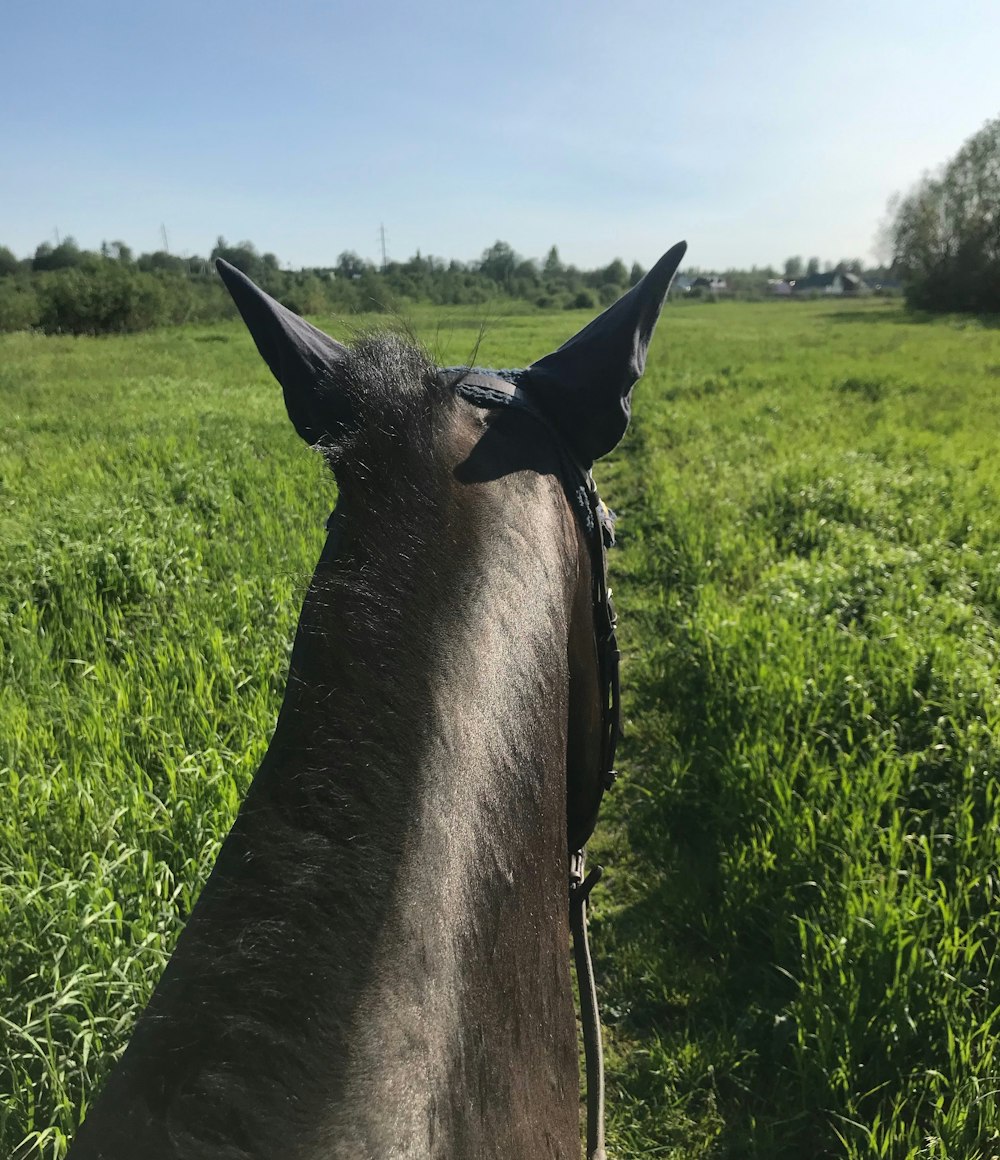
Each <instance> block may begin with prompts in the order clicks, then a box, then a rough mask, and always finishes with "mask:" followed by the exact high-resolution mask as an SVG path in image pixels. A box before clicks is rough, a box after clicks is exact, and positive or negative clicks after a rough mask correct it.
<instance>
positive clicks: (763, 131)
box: [0, 0, 1000, 270]
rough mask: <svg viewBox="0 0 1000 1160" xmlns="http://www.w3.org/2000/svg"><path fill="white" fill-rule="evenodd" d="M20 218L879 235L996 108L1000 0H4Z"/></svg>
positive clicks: (708, 258) (257, 239) (209, 235)
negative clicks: (911, 192) (891, 211)
mask: <svg viewBox="0 0 1000 1160" xmlns="http://www.w3.org/2000/svg"><path fill="white" fill-rule="evenodd" d="M2 24H3V42H4V52H3V67H2V68H0V245H7V246H9V247H10V248H11V249H12V250H13V251H14V252H15V253H16V254H18V255H19V256H22V257H23V256H28V255H30V254H32V253H33V252H34V250H35V247H36V246H37V245H38V244H39V243H40V242H42V241H50V242H54V241H55V239H56V237H57V236H59V237H66V236H67V235H71V236H73V237H74V238H75V239H76V240H77V242H78V243H79V244H80V245H81V246H84V247H86V248H96V247H97V246H99V245H100V243H101V242H102V241H103V240H108V241H111V240H117V239H121V240H123V241H125V242H126V243H128V244H129V245H130V246H131V247H132V248H133V249H134V250H136V251H137V252H142V251H147V250H155V249H160V248H162V245H163V236H164V234H165V235H166V239H167V244H168V248H169V249H170V251H171V252H172V253H178V254H203V255H204V254H208V252H209V251H210V250H211V249H212V247H213V246H214V245H215V243H216V239H217V238H218V237H219V236H220V235H221V236H224V237H225V238H226V239H227V240H228V241H229V242H230V243H233V242H237V241H241V240H243V239H248V240H250V241H252V242H253V243H254V244H255V245H256V246H257V248H258V249H259V250H261V251H271V252H273V253H275V254H276V255H277V256H278V258H279V260H280V261H281V262H282V264H283V265H288V266H292V267H299V266H303V265H332V264H333V263H334V262H335V261H336V257H337V255H338V254H339V253H341V252H342V251H344V250H353V251H356V252H357V253H359V254H361V255H362V256H363V257H366V258H369V259H377V258H378V257H379V247H380V242H379V230H380V227H381V226H383V225H384V228H385V238H386V248H387V251H388V255H389V257H390V259H393V258H395V259H400V260H405V259H406V258H408V257H410V256H412V255H413V254H414V253H415V252H416V251H417V250H419V251H420V252H421V253H423V254H434V255H437V256H439V257H444V258H458V259H460V260H466V261H467V260H471V259H475V258H478V257H479V256H480V255H481V254H482V252H483V250H485V249H486V248H487V247H488V246H489V245H491V244H492V243H493V242H494V241H496V240H497V239H502V240H504V241H506V242H508V243H510V245H512V246H513V248H514V249H515V250H516V251H517V252H518V253H519V254H522V255H524V256H526V257H536V258H542V257H544V255H545V254H546V252H547V251H548V249H549V247H550V246H552V245H557V246H558V247H559V252H560V255H561V257H562V258H563V260H564V261H569V262H573V263H575V264H577V265H580V266H584V267H588V268H589V267H595V266H598V265H604V264H607V263H608V262H609V261H610V260H611V259H612V258H615V257H620V258H622V259H623V260H625V261H626V262H631V261H633V260H637V261H639V262H640V263H642V264H643V265H645V266H648V265H650V264H651V263H652V262H653V261H654V260H655V259H656V258H657V257H658V256H659V255H660V254H661V253H662V252H663V251H664V250H665V249H666V248H667V247H669V246H670V245H671V244H673V243H674V242H675V241H678V240H680V239H681V238H686V239H687V241H688V243H689V251H688V265H689V267H690V266H698V267H701V268H702V269H720V270H721V269H725V268H728V267H749V266H751V265H758V266H763V265H768V264H770V265H775V266H779V267H780V266H781V264H782V263H783V262H784V260H785V259H786V258H787V257H789V256H791V255H795V254H799V255H802V256H803V257H804V258H808V257H811V256H817V257H819V258H821V259H823V260H824V261H831V262H834V261H837V260H839V259H840V258H853V257H860V258H862V259H865V260H866V261H870V260H873V259H875V258H877V257H879V256H880V251H879V249H878V247H877V244H876V238H877V235H878V230H879V226H880V223H881V222H883V221H884V219H885V216H886V207H887V204H888V201H889V198H890V197H891V196H892V195H893V194H894V193H898V192H901V191H905V190H906V189H907V188H909V187H910V186H911V185H912V184H913V183H914V182H915V181H917V180H918V179H919V178H920V176H921V175H922V174H923V173H924V172H926V171H928V170H933V169H935V168H937V167H938V166H940V165H941V164H942V163H944V162H945V161H947V159H948V158H949V157H950V156H952V155H953V154H954V153H955V152H956V151H957V149H958V148H959V146H960V145H961V144H962V142H963V141H964V140H965V139H966V138H967V137H968V136H970V135H971V134H972V133H974V132H975V131H976V130H977V129H979V128H980V127H981V126H982V124H983V123H984V122H985V121H986V120H988V119H991V118H993V117H997V116H1000V65H998V46H1000V3H997V0H946V2H944V0H934V2H930V0H905V2H901V0H864V2H858V0H827V2H825V3H817V2H816V0H796V2H786V0H757V2H756V3H748V2H746V0H743V2H736V0H711V2H703V3H697V2H695V0H684V2H683V3H680V2H676V0H660V2H659V3H650V2H643V3H640V2H638V0H614V2H602V3H589V2H587V0H576V2H574V3H570V2H567V0H504V2H503V3H495V4H490V5H483V4H478V5H477V4H475V3H473V2H472V0H419V2H414V0H410V2H406V3H404V2H403V0H352V2H351V3H343V2H340V0H330V2H327V3H319V2H318V0H282V2H281V3H273V2H272V3H269V4H260V5H254V4H253V3H252V2H247V0H240V2H239V3H237V2H235V0H171V2H170V3H164V2H162V0H138V2H137V0H128V2H118V0H114V2H112V0H88V3H86V4H84V3H81V2H80V0H72V2H70V0H6V3H5V4H4V16H3V21H2Z"/></svg>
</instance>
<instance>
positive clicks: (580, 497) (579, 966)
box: [455, 371, 621, 1160]
mask: <svg viewBox="0 0 1000 1160" xmlns="http://www.w3.org/2000/svg"><path fill="white" fill-rule="evenodd" d="M457 373H458V374H459V375H460V376H461V377H460V378H459V379H458V381H457V382H456V383H455V392H456V394H458V395H460V396H461V397H462V398H464V399H466V400H467V401H468V402H470V403H473V404H474V405H475V406H478V407H498V406H499V407H514V408H516V409H517V410H519V411H523V412H525V413H526V414H528V415H530V416H531V417H532V418H533V419H535V420H536V421H537V422H539V423H541V424H542V426H544V427H545V429H546V430H547V431H548V432H549V434H550V435H551V436H552V437H553V440H554V442H555V445H556V447H557V449H558V451H559V457H560V461H561V468H562V470H561V471H560V481H561V482H562V485H563V490H564V491H565V493H566V498H567V499H568V500H569V504H570V507H572V509H573V511H574V513H575V515H576V518H577V522H578V523H579V524H580V528H581V530H582V532H583V535H584V539H585V541H586V543H587V548H588V551H589V553H590V564H591V568H590V571H591V578H592V603H593V609H594V638H595V641H596V644H597V665H598V680H599V685H600V690H601V765H600V777H599V782H598V790H597V795H596V800H595V801H594V803H593V809H592V810H591V811H590V814H589V817H590V819H591V821H590V822H589V825H588V826H587V827H586V828H585V832H584V833H582V834H574V835H573V841H572V842H571V846H572V847H573V849H572V850H571V853H570V858H569V923H570V931H571V932H572V935H573V958H574V961H575V964H576V981H577V988H578V990H579V993H580V1020H581V1023H582V1024H583V1048H584V1058H585V1061H586V1074H587V1160H606V1157H607V1153H606V1152H605V1149H604V1048H603V1044H602V1042H601V1018H600V1012H599V1010H598V1006H597V986H596V983H595V980H594V966H593V960H592V959H591V955H590V943H589V939H588V935H587V901H588V899H589V897H590V892H591V891H592V890H593V888H594V887H595V886H596V885H597V883H598V882H599V881H600V878H601V874H602V873H603V871H602V869H601V867H600V866H595V867H594V869H593V870H591V871H590V873H589V874H587V875H586V876H585V875H584V862H585V853H584V846H585V844H586V842H587V840H588V839H589V838H590V835H591V833H593V829H594V825H595V824H596V822H597V814H598V811H599V809H600V806H601V801H602V799H603V797H604V792H605V790H607V789H610V788H611V786H612V785H613V784H614V781H615V779H616V777H617V776H618V775H617V771H616V770H615V768H614V764H615V752H616V750H617V748H618V738H619V734H620V732H621V687H620V684H619V662H620V657H621V654H620V652H619V650H618V640H617V635H616V628H617V624H618V618H617V615H616V613H615V606H614V602H613V601H612V599H611V589H610V588H609V587H608V567H607V550H608V548H610V547H611V546H612V545H613V544H614V542H615V535H614V520H615V517H614V515H613V513H612V512H611V511H610V510H609V509H608V508H607V507H606V506H605V504H604V502H603V500H602V499H601V497H600V495H599V494H598V492H597V485H596V484H595V483H594V477H593V475H592V474H591V472H590V471H589V470H587V469H586V468H585V467H583V466H581V464H580V463H579V462H578V461H577V460H576V458H575V457H574V456H573V454H572V452H571V451H570V450H569V448H568V447H567V446H566V442H565V440H564V439H563V438H562V437H561V436H560V434H559V432H558V431H557V430H556V429H555V428H554V427H553V425H552V424H551V423H550V422H549V420H548V418H547V417H546V416H545V415H544V414H543V413H542V412H541V411H540V410H539V409H538V407H537V406H536V405H535V404H534V403H533V402H532V400H531V399H530V398H529V396H528V394H527V393H526V392H525V391H524V389H523V388H522V387H521V386H520V385H519V381H518V380H519V377H520V376H519V373H518V372H517V371H492V372H488V373H483V372H477V371H471V372H462V371H459V372H457Z"/></svg>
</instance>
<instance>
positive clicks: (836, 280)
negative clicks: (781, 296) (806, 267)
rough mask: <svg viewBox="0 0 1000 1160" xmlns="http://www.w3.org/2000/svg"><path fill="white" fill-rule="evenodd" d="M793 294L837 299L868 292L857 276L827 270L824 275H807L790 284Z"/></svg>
mask: <svg viewBox="0 0 1000 1160" xmlns="http://www.w3.org/2000/svg"><path fill="white" fill-rule="evenodd" d="M790 285H791V287H792V293H793V294H832V295H836V296H838V297H849V298H850V297H856V296H857V295H859V294H865V293H867V292H868V287H867V285H866V284H865V283H864V282H863V281H862V279H861V278H860V277H858V275H857V274H848V273H847V272H846V271H841V270H828V271H827V272H826V273H825V274H807V275H806V276H805V277H804V278H796V279H795V281H794V282H791V283H790Z"/></svg>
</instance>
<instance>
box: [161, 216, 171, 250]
mask: <svg viewBox="0 0 1000 1160" xmlns="http://www.w3.org/2000/svg"><path fill="white" fill-rule="evenodd" d="M160 237H161V238H162V239H163V252H164V253H165V254H169V253H170V242H169V240H168V239H167V227H166V226H165V225H164V224H163V222H160Z"/></svg>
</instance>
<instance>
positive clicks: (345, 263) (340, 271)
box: [334, 250, 368, 281]
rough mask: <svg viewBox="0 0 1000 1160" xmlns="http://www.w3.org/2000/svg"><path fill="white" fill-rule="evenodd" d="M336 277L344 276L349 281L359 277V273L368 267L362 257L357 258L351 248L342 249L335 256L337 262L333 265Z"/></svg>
mask: <svg viewBox="0 0 1000 1160" xmlns="http://www.w3.org/2000/svg"><path fill="white" fill-rule="evenodd" d="M334 269H335V270H336V272H337V277H338V278H346V279H348V280H349V281H350V280H351V279H354V278H360V277H361V275H362V274H363V273H364V272H365V271H366V270H367V269H368V265H367V263H366V262H365V261H364V259H362V258H359V257H358V255H357V254H356V253H355V252H354V251H353V250H344V252H343V253H342V254H340V255H339V256H338V258H337V264H336V266H335V267H334Z"/></svg>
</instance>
